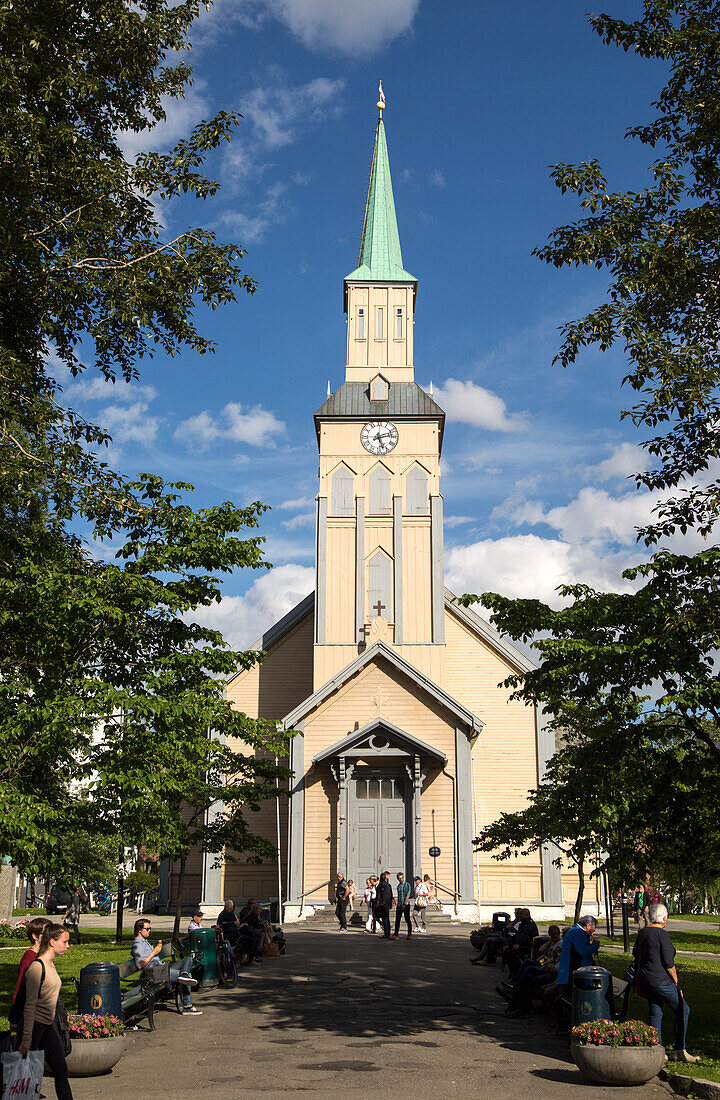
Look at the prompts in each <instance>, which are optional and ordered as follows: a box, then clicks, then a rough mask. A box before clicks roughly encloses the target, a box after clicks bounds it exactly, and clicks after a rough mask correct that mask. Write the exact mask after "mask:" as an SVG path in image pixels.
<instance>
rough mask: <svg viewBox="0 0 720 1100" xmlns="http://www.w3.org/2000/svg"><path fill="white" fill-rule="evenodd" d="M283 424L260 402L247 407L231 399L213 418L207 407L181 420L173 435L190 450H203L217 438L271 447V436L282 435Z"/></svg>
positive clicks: (283, 430) (272, 441)
mask: <svg viewBox="0 0 720 1100" xmlns="http://www.w3.org/2000/svg"><path fill="white" fill-rule="evenodd" d="M285 430H286V427H285V423H284V421H282V420H278V419H277V417H276V416H275V414H274V413H272V412H270V411H269V410H268V409H264V408H263V407H262V405H255V406H253V407H252V408H246V407H245V406H243V405H239V404H238V403H237V402H234V401H233V402H230V403H229V404H228V405H226V406H225V407H224V409H223V410H222V411H221V413H220V415H219V416H218V417H217V418H214V417H212V416H211V415H210V413H209V412H207V410H205V411H203V412H200V413H197V415H196V416H191V417H190V418H189V419H188V420H183V421H182V422H181V423H180V424H179V425H178V427H177V428H176V430H175V438H176V439H178V440H180V442H182V443H186V444H187V445H188V446H189V447H191V448H192V449H193V450H197V451H204V450H206V448H207V447H209V446H210V444H211V443H214V442H215V441H216V440H218V439H227V440H231V441H232V442H233V443H248V444H250V445H252V446H255V447H270V446H274V437H275V436H278V435H282V434H284V432H285Z"/></svg>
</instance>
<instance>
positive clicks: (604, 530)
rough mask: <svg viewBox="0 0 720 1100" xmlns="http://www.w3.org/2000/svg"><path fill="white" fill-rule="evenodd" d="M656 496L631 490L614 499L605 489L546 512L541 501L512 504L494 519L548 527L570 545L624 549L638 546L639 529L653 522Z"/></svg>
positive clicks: (584, 491)
mask: <svg viewBox="0 0 720 1100" xmlns="http://www.w3.org/2000/svg"><path fill="white" fill-rule="evenodd" d="M658 499H659V497H658V495H657V494H656V493H647V492H637V491H634V490H631V491H630V492H627V493H623V494H621V495H620V496H611V495H610V493H608V492H607V491H606V490H605V489H594V488H592V487H590V486H588V487H586V488H584V489H581V490H580V492H579V493H578V494H577V496H576V497H575V498H574V499H573V500H571V501H570V502H569V504H564V505H560V506H558V507H555V508H547V509H546V508H545V505H544V504H543V503H542V501H539V500H518V501H514V500H510V501H506V502H505V504H503V505H500V506H499V507H498V508H497V509H496V510H495V511H494V512H493V518H497V517H498V516H504V517H506V518H508V519H510V520H511V521H512V522H513V523H515V525H516V526H521V525H522V524H529V525H530V526H535V525H537V524H538V523H546V524H547V525H548V526H549V527H552V528H554V529H555V530H556V531H557V532H559V534H560V535H561V536H562V538H563V539H566V540H567V541H568V542H571V543H583V542H593V541H598V540H600V541H602V542H605V543H616V544H620V545H622V546H629V545H633V544H634V543H635V542H636V538H637V532H636V527H639V526H644V525H646V524H648V523H650V522H651V520H652V515H653V509H654V508H655V506H656V504H657V502H658Z"/></svg>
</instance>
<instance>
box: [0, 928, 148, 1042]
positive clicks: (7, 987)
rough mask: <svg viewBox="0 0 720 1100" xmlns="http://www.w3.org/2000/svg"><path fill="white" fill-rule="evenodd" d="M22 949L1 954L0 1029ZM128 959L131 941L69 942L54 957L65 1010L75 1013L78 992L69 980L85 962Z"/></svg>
mask: <svg viewBox="0 0 720 1100" xmlns="http://www.w3.org/2000/svg"><path fill="white" fill-rule="evenodd" d="M24 950H25V948H24V947H23V948H20V949H19V950H17V951H3V952H2V954H1V955H0V1030H4V1029H7V1028H8V1027H9V1026H10V1025H9V1023H8V1019H7V1014H8V1011H9V1009H10V1004H11V1001H12V993H13V990H14V988H15V981H16V979H17V969H18V963H19V962H20V959H21V958H22V955H23V952H24ZM129 958H130V942H129V941H128V943H127V944H125V943H123V944H122V946H120V947H118V946H117V944H115V943H112V942H111V943H108V944H106V945H105V946H103V945H101V944H98V943H92V944H87V945H86V944H80V946H79V947H77V946H75V945H74V944H71V945H70V949H69V951H68V952H67V953H66V954H65V955H63V957H62V958H61V959H58V960H57V963H56V966H57V971H58V974H59V975H60V977H61V978H62V982H63V986H62V995H63V1000H64V1001H65V1005H66V1006H67V1010H68V1012H77V993H76V990H75V983H74V982H71V981H69V979H70V978H71V977H76V978H78V977H80V971H81V970H82V968H83V967H84V966H86V965H87V963H91V962H101V961H102V962H114V963H123V962H127V960H128V959H129Z"/></svg>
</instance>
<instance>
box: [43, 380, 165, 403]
mask: <svg viewBox="0 0 720 1100" xmlns="http://www.w3.org/2000/svg"><path fill="white" fill-rule="evenodd" d="M64 394H65V397H67V398H69V399H70V400H78V401H115V402H116V403H117V402H123V403H126V404H130V403H131V402H135V401H153V400H154V399H155V398H156V397H157V390H156V389H154V388H153V386H139V385H137V384H136V383H134V382H130V383H128V382H123V381H122V380H119V381H117V382H109V381H107V379H105V378H80V379H79V380H78V381H77V382H73V383H72V384H71V385H69V386H65V389H64Z"/></svg>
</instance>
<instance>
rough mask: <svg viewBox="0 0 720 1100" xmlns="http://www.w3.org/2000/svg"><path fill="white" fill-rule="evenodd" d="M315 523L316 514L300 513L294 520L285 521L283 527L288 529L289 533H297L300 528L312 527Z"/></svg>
mask: <svg viewBox="0 0 720 1100" xmlns="http://www.w3.org/2000/svg"><path fill="white" fill-rule="evenodd" d="M314 523H315V513H314V512H300V514H299V515H297V516H293V518H292V519H286V520H283V527H287V529H288V531H295V530H297V528H298V527H312V526H313V524H314Z"/></svg>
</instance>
